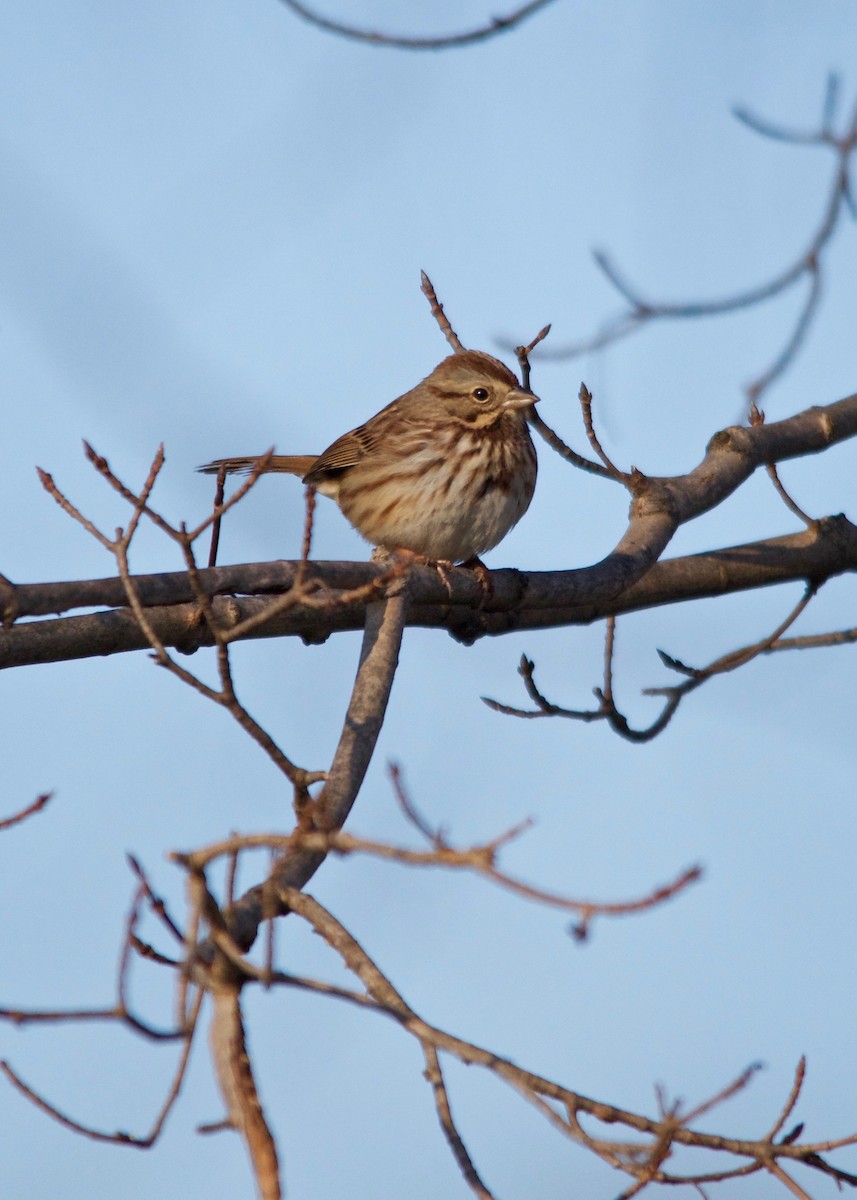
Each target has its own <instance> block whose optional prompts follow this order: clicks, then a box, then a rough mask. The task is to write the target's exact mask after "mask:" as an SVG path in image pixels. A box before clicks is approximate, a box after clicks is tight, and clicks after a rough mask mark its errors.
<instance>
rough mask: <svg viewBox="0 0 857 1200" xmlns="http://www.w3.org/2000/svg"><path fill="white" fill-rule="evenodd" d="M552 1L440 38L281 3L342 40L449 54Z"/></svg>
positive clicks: (290, 0) (291, 0)
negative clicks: (351, 21)
mask: <svg viewBox="0 0 857 1200" xmlns="http://www.w3.org/2000/svg"><path fill="white" fill-rule="evenodd" d="M551 2H552V0H530V2H529V3H528V4H522V5H521V6H520V8H516V9H515V10H514V11H513V12H511V13H509V14H508V15H507V16H505V17H492V18H491V19H490V20H489V21H487V22H486V23H485V24H484V25H480V26H477V27H476V28H475V29H469V30H467V31H466V32H464V33H448V34H439V35H436V36H429V37H405V36H403V35H399V34H394V33H382V32H378V31H374V30H369V29H360V28H359V27H357V26H355V25H347V24H345V23H344V22H341V21H333V20H331V19H330V18H329V17H323V16H322V15H321V14H320V13H317V12H316V11H315V10H314V9H312V8H310V7H309V6H308V5H306V4H303V3H301V2H300V0H281V3H282V4H284V5H285V6H286V8H288V9H289V10H290V11H291V12H293V13H294V14H295V16H298V17H302V18H303V20H304V21H308V22H309V23H310V24H311V25H315V26H316V28H318V29H323V30H324V31H325V32H327V33H335V34H338V35H339V36H340V37H344V38H349V39H351V40H352V41H357V42H369V43H371V45H373V46H391V47H394V48H395V49H399V50H447V49H450V48H452V47H454V46H469V45H472V44H473V43H474V42H484V41H486V40H487V39H488V38H492V37H495V36H496V35H497V34H498V33H506V32H508V31H509V30H510V29H514V28H515V26H516V25H520V24H521V23H522V22H523V21H525V20H526V19H527V17H531V16H533V15H534V14H535V13H537V12H538V11H539V9H542V8H547V6H548V4H550V3H551Z"/></svg>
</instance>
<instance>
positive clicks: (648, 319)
mask: <svg viewBox="0 0 857 1200" xmlns="http://www.w3.org/2000/svg"><path fill="white" fill-rule="evenodd" d="M838 98H839V88H838V81H837V80H836V78H835V77H831V78H830V80H829V81H828V84H827V89H826V94H825V100H824V106H823V113H822V118H821V122H820V124H819V127H818V128H817V129H816V130H815V131H813V132H810V133H800V132H796V131H791V130H787V129H783V128H781V127H779V126H777V125H774V124H772V123H769V122H767V121H764V120H762V119H760V118H759V117H756V116H753V115H752V114H751V113H749V112H748V111H747V110H746V109H741V108H739V109H735V116H736V117H737V118H738V119H739V120H740V121H742V122H743V123H744V124H745V125H747V126H748V128H750V129H752V130H753V131H754V132H755V133H758V134H761V135H762V136H763V137H767V138H773V139H775V140H778V141H782V142H786V143H789V144H791V145H800V146H823V147H826V148H828V149H830V150H832V151H833V154H834V157H835V163H834V171H833V175H832V178H831V183H830V188H829V192H828V197H827V201H826V203H825V207H824V211H823V212H822V215H821V218H820V220H819V223H818V226H817V228H816V230H815V232H814V233H813V234H812V235H811V237H810V239H809V242H808V244H807V246H806V248H805V249H804V250H802V251H801V252H800V254H798V256H797V258H796V259H795V260H794V261H793V262H791V263H789V264H788V265H787V266H786V267H784V268H783V270H782V271H780V272H779V273H778V274H777V275H775V276H773V277H772V278H771V279H769V280H768V281H766V282H765V283H762V284H759V285H757V286H756V287H753V288H749V289H747V290H746V291H742V292H735V293H733V294H732V295H731V296H725V297H723V298H721V299H718V300H692V301H682V302H678V303H676V302H669V301H663V300H653V299H649V298H647V297H645V296H644V295H643V294H642V292H641V291H640V290H639V289H638V288H636V287H634V286H633V285H632V284H631V283H629V282H628V280H627V279H626V278H625V276H624V275H623V273H622V272H621V271H620V270H619V269H618V268H617V267H616V266H615V265H614V263H613V262H612V260H611V259H610V258H609V257H608V255H607V254H605V253H604V252H603V251H596V253H595V261H596V263H597V265H598V266H599V268H600V269H601V271H602V272H603V274H604V275H605V276H606V278H607V279H608V280H609V282H610V283H611V284H612V286H613V287H614V288H615V289H616V291H617V292H619V294H620V295H621V296H622V298H623V299H624V300H625V301H626V304H627V308H626V309H625V311H623V312H620V313H618V314H617V315H616V316H614V317H612V318H611V319H610V320H609V321H607V322H606V323H605V324H604V325H603V326H602V327H601V329H600V330H599V331H598V332H597V333H596V334H594V335H593V336H592V337H589V338H586V339H585V340H583V341H580V342H575V343H569V344H567V345H565V346H560V347H556V346H554V347H552V348H551V349H550V350H547V351H546V352H545V355H544V356H545V357H546V358H553V359H562V360H565V359H570V358H575V357H578V356H579V355H581V354H589V353H592V352H594V351H596V350H601V349H603V348H604V347H606V346H609V345H611V344H613V343H614V342H618V341H620V340H622V339H623V338H626V337H628V336H629V335H630V334H631V333H635V332H636V331H637V330H640V329H642V328H644V327H645V326H647V325H650V324H652V323H653V322H655V321H662V320H687V319H695V318H700V317H711V316H719V315H722V314H724V313H733V312H737V311H739V310H741V309H745V308H752V307H754V306H756V305H759V304H763V303H764V302H765V301H767V300H770V299H772V298H773V297H775V296H779V295H781V294H782V293H784V292H786V291H788V290H789V289H790V288H792V287H794V286H796V285H798V284H800V283H801V281H803V280H806V281H807V292H806V297H805V299H804V301H803V304H802V305H801V308H800V310H799V312H798V315H797V317H796V319H795V322H794V325H793V328H792V330H791V332H790V333H789V334H788V336H787V337H786V339H785V341H784V345H783V348H782V350H781V351H780V352H779V353H778V354H777V355H776V357H775V359H774V361H773V362H772V363H771V364H770V365H769V366H768V367H767V368H765V369H764V370H762V371H761V372H760V373H759V374H758V375H757V376H756V378H755V379H753V380H751V381H750V382H749V383H748V384H747V385H746V388H745V392H746V395H747V400H748V403H749V404H750V405H751V406H752V405H753V404H755V403H756V402H757V401H758V400H759V398H760V396H761V395H762V394H763V393H764V392H765V391H766V390H767V389H768V388H769V387H770V386H771V385H772V384H773V383H774V382H775V380H777V379H778V378H779V377H780V376H781V375H782V374H783V372H784V371H785V370H786V368H787V367H789V366H790V365H791V363H792V362H793V361H794V359H795V357H796V355H797V354H798V352H799V350H800V348H801V347H802V345H803V343H804V340H805V338H806V335H807V332H808V330H809V328H810V325H811V323H812V320H813V318H814V317H815V315H816V313H817V312H818V307H819V302H820V300H821V294H822V290H823V282H824V262H825V254H826V252H827V250H828V248H829V246H830V243H831V239H832V237H833V234H834V233H835V232H836V230H837V229H838V227H839V225H840V222H841V220H842V217H843V214H850V215H851V216H855V215H857V208H855V200H854V181H853V179H852V175H851V172H852V163H853V155H854V150H855V147H857V104H855V106H854V108H853V109H852V111H851V112H850V113H849V114H847V116H846V118H845V120H844V123H843V124H844V128H843V132H842V133H840V134H837V133H836V132H835V130H834V124H835V122H836V117H837V112H836V109H837V105H838Z"/></svg>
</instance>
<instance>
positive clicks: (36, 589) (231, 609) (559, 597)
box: [0, 516, 857, 667]
mask: <svg viewBox="0 0 857 1200" xmlns="http://www.w3.org/2000/svg"><path fill="white" fill-rule="evenodd" d="M298 566H299V564H298V563H288V562H280V563H255V564H254V563H248V564H245V565H243V566H235V567H220V568H217V569H215V570H211V571H201V572H200V579H201V581H202V583H203V585H204V586H205V588H206V590H208V591H209V592H210V594H213V593H215V592H216V591H218V590H220V588H221V587H223V586H227V587H230V588H234V589H235V590H236V591H240V592H246V593H253V592H258V593H264V592H267V591H269V590H277V591H280V590H282V591H285V590H287V589H288V588H289V586H290V585H291V581H292V580H293V579H294V576H295V572H296V570H297V569H298ZM599 566H600V565H599ZM312 568H313V572H314V574H315V575H316V576H317V577H319V578H321V579H330V580H331V581H334V580H335V581H336V583H337V584H338V585H340V587H341V589H342V591H349V590H352V589H353V588H356V587H360V586H362V585H363V584H365V583H367V582H368V581H370V580H371V579H374V578H377V577H378V576H379V575H380V574H381V570H380V568H379V567H377V566H375V565H374V564H373V563H313V565H312ZM854 570H857V528H855V526H854V525H852V524H851V523H850V522H849V521H847V520H846V518H845V517H842V516H839V517H831V518H828V519H826V520H823V521H819V522H816V523H815V524H814V525H813V526H812V527H811V528H810V529H807V530H802V531H801V532H800V533H794V534H789V535H788V536H786V537H779V538H770V539H768V540H767V541H762V542H751V543H748V544H746V545H742V546H730V547H726V548H724V549H722V550H711V551H706V552H705V553H703V554H692V555H688V556H686V557H682V558H674V559H666V560H664V561H662V562H659V563H656V564H655V565H654V566H652V567H651V568H650V570H649V571H647V572H646V573H645V574H644V575H643V577H642V578H641V579H640V580H638V581H637V582H636V583H633V584H632V585H631V586H630V587H628V588H626V589H625V590H624V591H621V592H619V593H618V594H610V589H609V588H606V589H605V588H599V587H598V586H597V585H598V574H599V567H589V568H583V569H582V570H578V571H545V572H537V573H535V572H534V573H532V574H525V573H523V572H519V571H513V570H499V571H492V572H491V582H492V585H493V594H492V597H491V600H490V601H489V602H487V603H485V598H484V593H483V591H482V588H481V587H480V585H479V582H478V580H477V579H476V578H475V577H474V575H473V572H471V571H465V570H454V571H450V572H449V573H448V579H447V582H448V585H449V590H447V588H446V586H445V585H444V583H443V581H442V580H441V579H439V577H438V575H437V572H436V571H433V570H431V569H428V568H425V567H413V568H412V569H411V577H410V579H409V591H410V595H411V597H412V599H411V603H410V605H409V608H408V616H407V624H409V625H416V626H421V627H424V628H435V629H446V630H448V631H449V632H450V633H452V634H453V635H455V636H456V637H458V638H459V639H461V640H463V641H468V642H471V641H475V640H477V639H478V638H480V637H486V636H488V637H492V636H499V635H501V634H505V633H510V632H514V631H516V630H528V629H549V628H554V627H557V626H565V625H586V624H590V623H591V622H593V621H598V620H601V619H603V618H604V617H609V616H619V615H621V614H622V613H628V612H637V611H640V610H641V609H647V608H659V607H661V606H662V605H664V604H677V603H680V602H682V601H686V600H701V599H706V598H709V597H712V596H725V595H730V594H732V593H734V592H740V591H748V590H751V589H755V588H760V587H770V586H772V585H773V584H778V583H791V582H794V581H796V580H801V581H808V580H815V581H820V580H824V579H827V578H830V577H831V576H834V575H839V574H842V573H843V572H846V571H854ZM604 577H606V579H607V580H609V579H610V572H609V571H605V572H604ZM116 583H117V581H116V580H112V579H105V580H90V581H85V582H82V583H80V584H73V583H64V584H26V585H23V586H22V587H21V588H20V589H19V590H20V591H21V593H22V594H23V595H26V596H27V597H33V598H34V599H36V601H37V603H38V604H39V605H41V604H42V603H43V598H45V600H46V597H47V595H48V593H49V592H50V591H51V590H52V589H58V590H59V591H61V592H62V593H63V595H64V600H65V601H67V602H68V603H69V604H71V603H73V599H74V595H75V589H78V588H79V589H80V595H81V596H87V597H92V596H93V595H94V594H96V593H98V594H101V595H102V596H103V597H104V602H106V603H109V597H112V596H113V595H114V592H115V585H116ZM134 584H135V587H136V588H137V590H138V593H139V595H140V597H141V600H142V601H143V602H144V603H146V602H147V601H149V600H150V599H153V598H155V597H162V596H164V595H166V594H168V593H171V594H173V595H175V596H176V597H177V598H180V597H182V596H184V595H185V594H186V593H187V591H188V590H189V582H188V577H187V575H186V574H185V573H184V572H174V573H172V574H169V575H149V576H137V577H135V578H134ZM338 591H339V588H338V587H334V586H332V587H331V590H330V594H331V596H332V597H333V598H335V597H336V595H337V592H338ZM605 592H606V593H607V594H605ZM587 593H588V594H587ZM89 602H90V603H91V602H92V601H91V600H90V601H89ZM270 603H271V602H270V600H268V599H263V598H262V597H261V596H260V595H256V596H248V597H247V598H245V599H238V598H235V597H230V598H228V599H226V598H223V599H217V600H215V601H214V611H215V613H216V615H217V617H218V620H219V621H220V622H221V624H222V625H223V627H224V628H229V627H230V626H232V625H237V624H238V623H239V622H240V621H244V620H246V619H247V618H248V617H252V616H254V615H256V614H259V613H261V612H263V611H264V609H265V607H266V605H268V604H270ZM148 612H149V619H150V622H151V624H152V626H153V628H154V629H155V631H156V633H157V635H158V637H159V638H160V640H161V641H162V642H163V643H164V645H166V646H175V647H178V648H179V649H180V650H185V651H187V652H190V651H192V650H195V649H197V648H198V647H199V646H203V645H211V644H212V638H211V636H210V634H209V633H208V631H207V630H206V629H204V628H203V627H201V626H200V623H199V609H198V607H197V606H196V605H195V604H192V603H176V604H171V605H163V606H160V607H156V608H152V609H148ZM365 617H366V606H365V604H364V603H362V602H354V603H351V604H343V605H340V604H331V605H330V606H329V607H326V608H321V607H312V608H308V607H307V606H306V605H301V604H298V605H295V606H294V607H293V608H291V609H289V610H288V611H287V612H283V613H280V614H279V615H278V616H276V617H274V618H272V619H271V620H270V621H268V622H266V623H265V624H264V625H262V626H260V627H257V628H255V629H253V630H252V631H251V632H250V633H249V634H248V635H247V636H248V637H251V638H266V637H286V636H291V637H301V638H303V639H304V641H307V642H323V641H324V640H325V639H326V638H327V637H329V636H330V635H331V634H334V633H343V632H346V631H354V630H358V629H362V628H363V625H364V623H365ZM147 648H148V642H147V640H146V638H145V637H144V635H143V634H142V632H141V630H140V627H139V625H138V624H137V622H136V620H135V618H134V615H133V613H132V612H131V610H130V609H127V608H117V609H114V610H113V611H110V612H104V613H95V614H92V615H87V616H78V617H63V618H58V619H54V620H50V621H30V622H25V623H22V624H19V625H16V626H14V627H13V628H12V629H10V630H8V631H6V632H5V633H0V667H18V666H29V665H31V664H33V663H39V662H64V661H69V660H73V659H77V658H93V657H96V656H98V655H107V654H121V653H126V652H128V651H131V650H142V649H147Z"/></svg>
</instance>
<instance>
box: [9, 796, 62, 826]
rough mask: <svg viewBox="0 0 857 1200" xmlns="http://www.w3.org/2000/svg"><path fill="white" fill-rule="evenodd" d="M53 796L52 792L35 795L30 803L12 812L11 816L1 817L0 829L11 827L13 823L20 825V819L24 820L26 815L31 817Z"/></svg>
mask: <svg viewBox="0 0 857 1200" xmlns="http://www.w3.org/2000/svg"><path fill="white" fill-rule="evenodd" d="M53 796H54V794H53V792H43V793H42V795H41V796H37V797H36V799H35V800H34V801H33V802H32V804H28V805H27V807H26V808H22V809H21V810H20V811H19V812H16V813H13V814H12V816H11V817H3V818H2V820H0V830H3V829H11V828H12V826H13V825H20V823H21V822H22V821H26V819H27V817H32V816H34V815H35V814H36V813H37V812H41V811H42V809H43V808H44V807H45V805H46V804H47V803H48V801H49V800H52V799H53Z"/></svg>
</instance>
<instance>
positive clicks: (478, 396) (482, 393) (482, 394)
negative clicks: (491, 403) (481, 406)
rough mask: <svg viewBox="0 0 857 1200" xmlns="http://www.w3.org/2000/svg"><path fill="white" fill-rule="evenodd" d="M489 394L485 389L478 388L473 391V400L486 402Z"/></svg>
mask: <svg viewBox="0 0 857 1200" xmlns="http://www.w3.org/2000/svg"><path fill="white" fill-rule="evenodd" d="M489 394H490V393H489V391H488V389H487V388H482V387H479V388H474V389H473V399H474V400H483V401H484V400H487V399H488V396H489Z"/></svg>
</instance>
